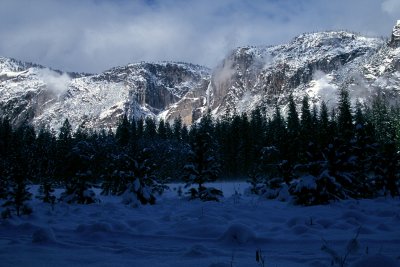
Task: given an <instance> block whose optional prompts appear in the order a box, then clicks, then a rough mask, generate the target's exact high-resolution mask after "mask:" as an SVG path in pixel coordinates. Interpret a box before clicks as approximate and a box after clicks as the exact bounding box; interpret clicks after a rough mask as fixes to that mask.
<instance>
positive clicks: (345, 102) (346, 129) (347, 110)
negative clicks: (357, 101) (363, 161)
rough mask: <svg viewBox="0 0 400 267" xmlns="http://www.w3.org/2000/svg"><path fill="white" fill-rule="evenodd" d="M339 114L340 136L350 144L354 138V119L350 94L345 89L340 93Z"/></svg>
mask: <svg viewBox="0 0 400 267" xmlns="http://www.w3.org/2000/svg"><path fill="white" fill-rule="evenodd" d="M338 112H339V113H338V130H339V136H340V137H341V138H343V139H344V141H345V142H348V141H350V139H351V138H352V136H353V117H352V115H351V105H350V97H349V92H348V91H347V90H346V89H344V88H342V89H341V90H340V91H339V103H338Z"/></svg>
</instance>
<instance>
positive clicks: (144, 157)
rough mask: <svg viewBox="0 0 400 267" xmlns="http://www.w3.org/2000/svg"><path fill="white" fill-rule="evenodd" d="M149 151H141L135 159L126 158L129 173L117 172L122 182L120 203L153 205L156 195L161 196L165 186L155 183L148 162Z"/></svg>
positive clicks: (151, 167)
mask: <svg viewBox="0 0 400 267" xmlns="http://www.w3.org/2000/svg"><path fill="white" fill-rule="evenodd" d="M150 153H151V151H150V149H143V150H142V151H141V152H140V153H139V155H138V156H137V158H136V159H132V158H127V160H128V164H129V166H130V171H126V172H119V175H120V176H121V179H122V180H123V181H124V185H123V188H124V190H123V193H122V203H124V204H126V205H130V206H138V205H139V204H142V205H145V204H151V205H153V204H155V202H156V194H157V193H158V194H161V193H162V192H163V191H164V190H165V189H166V186H165V185H162V184H160V183H158V182H157V180H156V177H155V176H154V174H153V170H154V166H153V164H152V163H151V161H150Z"/></svg>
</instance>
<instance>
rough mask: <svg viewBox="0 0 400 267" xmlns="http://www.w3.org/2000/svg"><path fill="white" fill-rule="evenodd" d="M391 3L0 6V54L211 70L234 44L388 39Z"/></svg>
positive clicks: (161, 1) (89, 66)
mask: <svg viewBox="0 0 400 267" xmlns="http://www.w3.org/2000/svg"><path fill="white" fill-rule="evenodd" d="M397 2H398V1H391V0H386V1H379V0H376V1H365V0H352V1H347V0H337V1H328V0H307V1H306V0H288V1H277V0H253V1H241V0H219V1H215V0H202V1H196V0H151V1H150V0H137V1H129V0H115V1H106V0H86V1H80V0H70V1H67V0H60V1H53V0H41V1H31V0H2V1H1V2H0V24H1V25H2V27H0V35H1V36H2V40H3V41H2V42H0V55H2V56H6V57H15V58H17V59H20V60H24V61H32V62H36V63H40V64H43V65H46V66H49V67H52V68H57V69H62V70H66V71H85V72H99V71H103V70H105V69H108V68H111V67H113V66H118V65H124V64H128V63H132V62H138V61H160V60H171V61H186V62H192V63H197V64H201V65H206V66H209V67H214V66H216V65H217V64H218V63H219V62H220V61H221V59H222V58H223V57H224V56H225V55H226V54H227V52H228V51H230V50H232V49H234V48H235V47H237V46H244V45H272V44H279V43H283V42H287V41H289V40H290V39H292V38H293V37H295V36H296V35H298V34H301V33H303V32H310V31H321V30H332V29H348V30H352V31H357V32H361V33H364V34H370V35H379V36H380V35H384V36H388V35H389V34H390V31H391V29H392V26H393V24H394V22H395V18H394V17H393V16H394V15H391V16H388V12H389V11H390V12H392V13H391V14H393V12H395V11H393V10H397V11H398V9H395V8H396V3H397ZM397 7H398V5H397ZM388 10H389V11H388ZM397 11H396V12H397ZM397 14H399V12H397ZM371 18H373V19H371Z"/></svg>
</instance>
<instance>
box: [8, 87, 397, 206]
mask: <svg viewBox="0 0 400 267" xmlns="http://www.w3.org/2000/svg"><path fill="white" fill-rule="evenodd" d="M338 97H339V101H338V105H337V107H336V108H335V109H332V110H328V108H327V106H326V104H325V103H322V104H321V106H320V107H318V108H317V107H316V106H313V107H311V106H310V101H309V100H308V98H307V97H304V99H303V101H302V105H301V108H300V109H299V110H298V109H297V107H296V105H295V101H294V100H293V97H292V96H290V99H289V104H288V107H287V110H288V112H287V116H283V115H282V114H281V110H280V109H279V107H276V109H275V112H274V114H273V115H272V116H271V117H267V116H265V114H264V112H263V109H262V108H261V107H260V108H257V109H255V110H254V111H252V112H251V114H233V115H228V114H227V115H225V116H223V117H221V118H219V119H217V120H213V119H212V117H211V115H210V114H209V113H208V114H207V115H205V116H204V117H203V118H202V119H201V121H200V122H199V123H195V124H193V125H192V126H191V127H190V128H188V127H187V126H186V125H183V123H182V120H181V119H180V118H176V119H175V120H174V123H173V124H169V123H168V122H165V121H164V120H160V121H158V122H156V121H155V120H153V119H152V118H144V119H143V118H140V119H138V120H133V119H128V118H127V117H126V116H124V117H123V118H122V119H121V121H120V122H119V124H118V126H117V128H116V131H115V132H114V131H112V130H110V129H109V130H101V131H93V130H92V129H86V128H85V127H84V125H81V126H80V127H78V129H77V130H76V131H75V132H73V131H72V127H71V125H70V124H69V122H68V120H66V121H65V122H64V123H63V126H62V127H61V128H60V129H59V131H58V132H54V131H52V130H49V129H46V128H42V129H39V130H38V129H34V128H33V127H32V126H31V125H29V124H25V125H22V126H20V127H17V128H14V127H12V125H11V124H10V121H9V120H8V119H7V118H3V119H2V120H1V121H0V162H1V163H0V164H1V165H0V198H6V199H7V198H10V194H11V193H13V194H16V192H17V191H18V190H19V191H21V190H24V189H23V188H25V185H26V183H39V184H41V185H42V187H41V190H42V191H43V192H42V193H43V194H42V195H43V198H46V199H48V200H52V199H53V198H51V194H50V193H51V192H50V191H51V190H52V188H53V187H54V186H61V185H62V186H64V187H65V188H66V193H65V195H64V201H68V202H78V203H90V202H93V201H95V200H94V198H93V193H92V192H90V187H91V185H94V184H101V185H102V188H103V193H104V194H119V195H123V194H124V193H126V191H127V190H128V189H129V190H130V191H131V192H133V191H135V194H134V195H135V197H133V198H135V199H136V200H138V201H139V202H141V203H143V204H146V203H154V201H155V195H154V194H155V192H156V191H157V192H161V191H162V190H163V188H164V184H165V183H167V182H169V181H177V180H184V181H186V182H187V183H188V184H193V183H195V184H197V185H198V188H197V189H196V190H194V191H193V190H192V191H191V196H192V197H200V198H202V199H204V200H210V199H214V200H215V199H217V196H218V195H220V192H217V191H215V190H214V191H213V190H206V188H205V186H204V183H205V182H207V181H213V180H215V179H217V178H234V177H242V179H243V177H249V181H250V183H251V184H252V192H253V193H256V194H263V195H266V196H267V197H271V198H275V197H279V198H284V197H287V196H293V197H294V198H295V200H296V202H298V203H300V204H306V205H309V204H318V203H327V202H329V201H330V200H333V199H343V198H347V197H354V198H362V197H374V196H376V195H380V194H391V195H392V196H396V195H398V194H399V153H398V150H399V140H400V138H399V136H400V108H399V106H398V105H390V104H389V102H388V101H387V100H386V99H385V98H384V97H383V96H380V95H379V96H377V97H375V98H374V100H373V101H372V102H371V103H370V104H369V105H365V104H364V105H362V104H360V103H358V104H356V106H355V107H352V106H351V104H350V99H349V96H348V92H347V91H346V90H341V91H340V94H339V96H338ZM138 183H139V184H138ZM46 188H47V189H46ZM77 188H78V189H77ZM144 188H150V189H144ZM149 190H150V191H149ZM145 191H146V192H145ZM10 192H11V193H10ZM126 198H127V199H128V200H126V202H127V203H132V199H130V200H129V198H130V197H129V196H126ZM53 200H54V199H53ZM13 201H14V202H15V201H19V200H15V197H14V200H13ZM22 202H23V201H22ZM14 204H15V203H14ZM21 207H23V206H21ZM18 213H19V211H18Z"/></svg>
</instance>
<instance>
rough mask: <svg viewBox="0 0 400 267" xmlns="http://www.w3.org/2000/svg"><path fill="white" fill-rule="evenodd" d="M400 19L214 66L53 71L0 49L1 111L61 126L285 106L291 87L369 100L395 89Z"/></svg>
mask: <svg viewBox="0 0 400 267" xmlns="http://www.w3.org/2000/svg"><path fill="white" fill-rule="evenodd" d="M399 27H400V24H399V23H398V24H397V25H396V26H395V27H394V28H393V31H392V36H391V39H390V40H389V41H385V40H383V39H380V38H370V37H364V36H361V35H359V34H354V33H349V32H344V31H332V32H320V33H306V34H302V35H300V36H298V37H296V38H294V39H293V40H292V41H291V42H289V43H287V44H283V45H278V46H264V47H240V48H238V49H236V50H234V51H232V52H231V53H230V54H229V55H228V56H227V57H226V58H225V59H224V60H223V61H222V62H221V64H220V65H219V66H217V67H216V68H215V69H214V70H213V71H210V70H209V69H207V68H205V67H201V66H197V65H193V64H187V63H168V62H161V63H136V64H130V65H127V66H123V67H116V68H113V69H110V70H108V71H105V72H103V73H100V74H94V75H90V74H76V73H63V72H60V71H53V70H50V69H47V68H44V67H42V66H38V65H34V64H28V63H21V62H18V61H15V60H11V59H7V58H0V116H5V115H7V116H9V117H10V118H11V119H12V121H13V123H15V124H20V123H22V122H24V121H26V120H28V121H32V122H33V123H34V124H35V125H37V126H42V125H48V126H50V127H51V128H54V129H56V130H57V129H58V127H59V126H60V125H61V124H62V122H63V121H64V119H65V118H69V120H70V121H71V123H72V125H73V126H74V127H78V126H79V125H80V124H85V126H86V127H94V128H108V127H114V126H115V124H116V123H117V121H118V119H119V118H120V116H121V115H122V114H124V113H126V114H128V115H129V116H135V117H140V116H154V117H159V118H164V119H166V120H172V119H173V118H175V117H177V116H181V117H182V118H183V120H184V122H185V123H186V124H190V123H191V122H192V121H193V120H196V119H198V118H199V117H200V116H201V115H202V114H203V113H204V112H205V111H206V110H207V108H208V107H210V108H211V110H212V112H213V114H215V115H216V116H220V115H222V114H225V113H226V112H230V113H233V112H234V111H237V112H250V111H251V110H252V109H254V108H255V107H261V108H263V109H264V110H265V112H266V113H267V114H269V113H271V112H272V110H273V109H274V108H275V105H280V106H281V107H282V108H283V110H284V111H285V108H286V105H287V100H288V96H289V95H290V94H293V96H294V99H295V101H297V103H300V102H301V99H302V97H303V96H304V95H308V96H309V97H310V100H311V101H312V102H313V103H315V104H317V105H318V104H319V103H320V102H321V101H322V100H324V101H325V102H327V104H328V106H334V105H335V104H336V98H337V97H336V96H337V90H338V88H347V89H349V91H350V95H351V96H352V98H353V100H354V101H355V100H359V101H366V100H368V98H369V97H371V95H373V94H375V93H376V92H377V91H382V92H384V93H385V94H389V95H390V96H391V97H392V98H394V99H397V98H399V96H400V94H399V92H400V91H399V90H400V89H399V88H400V41H399V36H400V35H399V31H400V28H399Z"/></svg>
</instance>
